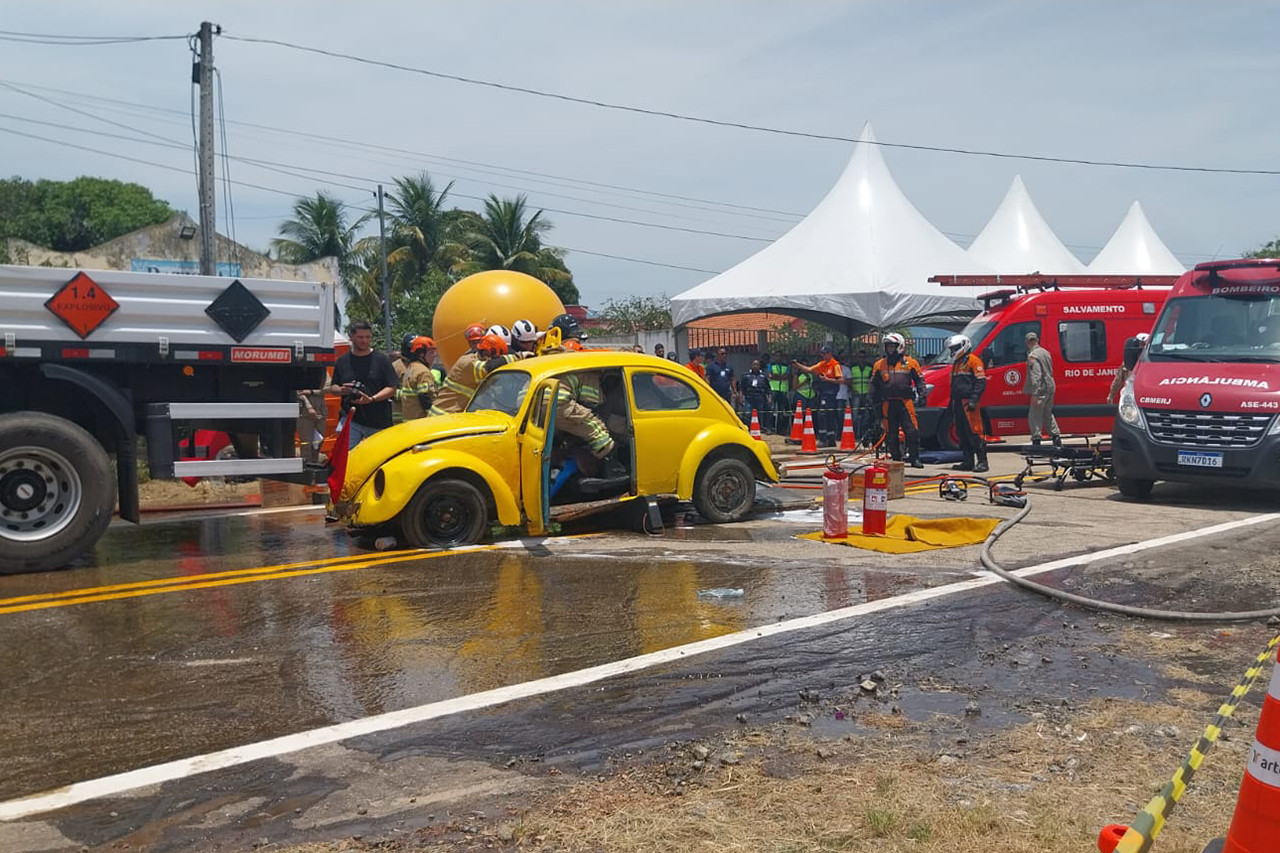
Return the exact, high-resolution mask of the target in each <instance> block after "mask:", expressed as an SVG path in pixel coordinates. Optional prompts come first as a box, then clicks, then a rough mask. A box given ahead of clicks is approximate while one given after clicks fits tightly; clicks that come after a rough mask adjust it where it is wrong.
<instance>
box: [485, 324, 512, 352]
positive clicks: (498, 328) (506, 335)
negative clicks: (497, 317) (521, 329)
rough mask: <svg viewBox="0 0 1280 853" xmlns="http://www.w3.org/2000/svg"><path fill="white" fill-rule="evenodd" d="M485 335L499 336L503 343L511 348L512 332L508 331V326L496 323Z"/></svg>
mask: <svg viewBox="0 0 1280 853" xmlns="http://www.w3.org/2000/svg"><path fill="white" fill-rule="evenodd" d="M485 334H486V335H497V336H498V337H500V338H502V340H503V341H505V342H506V344H507V346H508V347H510V346H511V330H510V329H508V328H507V327H506V326H504V325H502V324H501V323H494V324H493V325H492V326H490V327H489V330H488V331H487V332H485Z"/></svg>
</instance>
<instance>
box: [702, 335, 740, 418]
mask: <svg viewBox="0 0 1280 853" xmlns="http://www.w3.org/2000/svg"><path fill="white" fill-rule="evenodd" d="M728 357H729V351H728V350H727V349H725V348H724V347H720V349H718V350H716V360H715V361H713V362H711V363H710V364H708V365H706V370H707V382H708V383H710V385H711V387H712V388H713V389H715V392H716V393H717V394H719V395H720V396H721V397H724V398H725V400H727V401H728V403H729V405H730V406H732V405H733V404H734V402H735V401H736V400H737V398H738V397H739V392H738V379H737V377H736V376H734V375H733V368H732V367H730V366H729V362H728V361H727V360H726V359H727V358H728Z"/></svg>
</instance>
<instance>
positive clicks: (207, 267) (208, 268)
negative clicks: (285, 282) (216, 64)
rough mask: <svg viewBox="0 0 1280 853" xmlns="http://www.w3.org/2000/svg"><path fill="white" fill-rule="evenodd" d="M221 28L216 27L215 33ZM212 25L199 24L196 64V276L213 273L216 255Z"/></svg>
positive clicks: (215, 268)
mask: <svg viewBox="0 0 1280 853" xmlns="http://www.w3.org/2000/svg"><path fill="white" fill-rule="evenodd" d="M221 31H222V27H218V32H221ZM213 34H214V27H213V24H211V23H209V22H208V21H204V22H203V23H201V24H200V59H199V61H198V62H197V63H196V67H195V73H194V74H193V75H192V76H193V77H194V78H196V79H195V80H194V81H193V82H196V83H199V84H200V150H199V155H200V157H199V161H200V166H199V175H198V187H199V190H200V274H201V275H216V274H217V263H216V262H217V256H216V244H215V240H216V237H215V234H216V233H217V232H216V230H215V229H216V225H217V223H216V222H215V218H216V216H217V212H216V211H215V209H214V192H213V181H214V176H213Z"/></svg>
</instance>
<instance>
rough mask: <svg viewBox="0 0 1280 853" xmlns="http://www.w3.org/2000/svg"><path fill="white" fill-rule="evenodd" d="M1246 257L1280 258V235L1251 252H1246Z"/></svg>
mask: <svg viewBox="0 0 1280 853" xmlns="http://www.w3.org/2000/svg"><path fill="white" fill-rule="evenodd" d="M1242 257H1245V258H1280V237H1277V238H1276V239H1274V240H1272V241H1271V242H1270V243H1263V244H1262V245H1261V246H1259V247H1258V248H1256V249H1254V250H1253V251H1251V252H1245V253H1244V255H1242Z"/></svg>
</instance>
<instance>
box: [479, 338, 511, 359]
mask: <svg viewBox="0 0 1280 853" xmlns="http://www.w3.org/2000/svg"><path fill="white" fill-rule="evenodd" d="M476 349H477V350H478V351H480V352H481V353H482V354H485V355H488V356H489V357H490V358H492V357H493V356H495V355H506V354H507V342H506V341H504V340H503V339H502V338H500V337H498V336H497V335H495V334H493V333H492V332H490V333H489V334H487V335H485V336H484V337H483V338H481V339H480V343H478V344H476Z"/></svg>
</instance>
